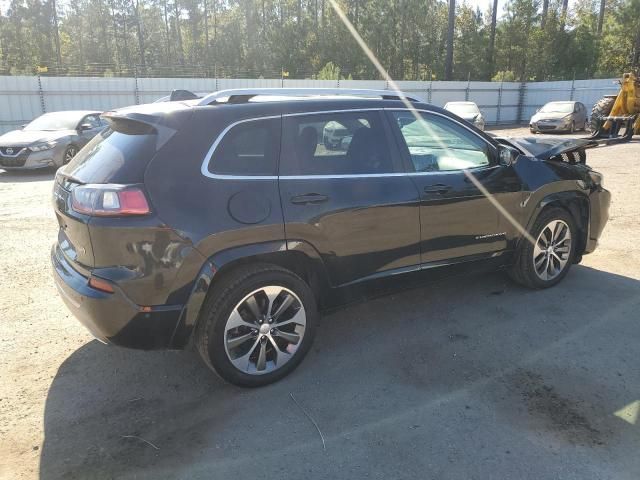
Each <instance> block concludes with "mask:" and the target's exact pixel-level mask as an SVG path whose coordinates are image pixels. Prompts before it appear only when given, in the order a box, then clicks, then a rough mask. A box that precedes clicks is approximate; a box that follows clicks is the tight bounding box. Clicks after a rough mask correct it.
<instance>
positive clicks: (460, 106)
mask: <svg viewBox="0 0 640 480" xmlns="http://www.w3.org/2000/svg"><path fill="white" fill-rule="evenodd" d="M445 109H446V110H449V111H450V112H453V113H455V114H456V115H463V114H469V113H480V110H478V106H477V105H476V104H475V103H447V105H446V106H445Z"/></svg>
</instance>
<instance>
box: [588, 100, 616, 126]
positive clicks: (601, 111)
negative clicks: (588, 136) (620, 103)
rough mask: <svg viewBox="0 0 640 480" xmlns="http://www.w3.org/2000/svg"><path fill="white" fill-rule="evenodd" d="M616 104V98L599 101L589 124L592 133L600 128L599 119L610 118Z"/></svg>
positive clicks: (592, 111) (594, 107)
mask: <svg viewBox="0 0 640 480" xmlns="http://www.w3.org/2000/svg"><path fill="white" fill-rule="evenodd" d="M615 102H616V99H615V97H604V98H601V99H600V100H598V103H596V104H595V105H594V106H593V109H592V110H591V119H590V123H589V129H590V130H591V132H595V131H596V129H597V128H598V119H600V118H602V117H607V116H609V114H610V113H611V110H612V109H613V104H614V103H615Z"/></svg>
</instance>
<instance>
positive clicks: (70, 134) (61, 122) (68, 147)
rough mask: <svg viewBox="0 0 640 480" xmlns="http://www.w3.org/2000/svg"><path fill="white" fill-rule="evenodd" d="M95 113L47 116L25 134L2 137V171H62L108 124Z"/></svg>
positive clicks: (24, 132)
mask: <svg viewBox="0 0 640 480" xmlns="http://www.w3.org/2000/svg"><path fill="white" fill-rule="evenodd" d="M100 113H101V112H97V111H91V110H80V111H66V112H52V113H45V114H44V115H41V116H39V117H38V118H36V119H35V120H33V121H31V122H30V123H28V124H27V125H25V126H23V127H22V129H21V130H13V131H11V132H8V133H5V134H4V135H2V136H0V168H2V169H5V170H18V169H36V168H45V167H61V166H62V165H64V164H66V163H68V162H69V161H70V160H71V159H72V158H73V157H74V155H75V154H76V153H78V151H79V150H80V149H81V148H82V147H83V146H85V145H86V144H87V142H88V141H89V140H91V139H92V138H93V137H94V136H96V135H97V134H98V133H99V132H100V131H101V130H102V129H103V128H104V127H105V126H106V123H105V122H104V121H103V120H102V119H101V118H100Z"/></svg>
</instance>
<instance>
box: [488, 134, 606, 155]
mask: <svg viewBox="0 0 640 480" xmlns="http://www.w3.org/2000/svg"><path fill="white" fill-rule="evenodd" d="M497 140H498V141H500V138H499V137H498V138H497ZM504 140H505V141H506V143H508V144H512V145H514V146H515V147H518V148H519V149H520V150H522V151H524V152H525V153H526V154H528V155H529V156H531V157H535V158H537V159H539V160H551V159H552V158H554V157H557V156H559V155H562V154H563V153H571V152H578V151H580V150H585V149H587V148H592V147H597V146H598V142H597V141H595V140H589V139H586V138H572V139H561V138H536V137H527V138H504Z"/></svg>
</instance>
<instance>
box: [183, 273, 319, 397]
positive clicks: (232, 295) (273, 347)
mask: <svg viewBox="0 0 640 480" xmlns="http://www.w3.org/2000/svg"><path fill="white" fill-rule="evenodd" d="M214 282H215V280H214ZM212 288H213V290H212V291H211V292H210V294H209V296H208V298H207V300H206V302H205V304H204V306H203V309H202V312H201V314H200V319H199V321H198V325H197V327H196V333H195V341H196V346H197V348H198V351H199V353H200V356H201V357H202V359H203V360H204V362H205V363H206V364H207V365H208V366H209V367H210V368H211V369H212V370H214V371H215V372H216V373H217V374H218V375H220V376H221V377H222V378H223V379H224V380H226V381H228V382H230V383H233V384H235V385H239V386H243V387H259V386H263V385H267V384H269V383H273V382H275V381H278V380H280V379H281V378H283V377H284V376H286V375H288V374H289V373H291V372H292V371H293V370H294V369H295V368H296V367H297V366H298V365H299V364H300V362H301V361H302V359H303V358H304V356H305V355H306V354H307V352H308V351H309V348H310V347H311V344H312V342H313V338H314V336H315V330H316V324H317V321H318V312H317V307H316V301H315V297H314V295H313V292H312V291H311V289H310V288H309V286H308V285H307V284H306V283H305V282H304V281H303V280H302V279H301V278H300V277H298V276H297V275H295V274H294V273H293V272H290V271H289V270H285V269H283V268H280V267H278V266H276V265H268V264H261V265H253V266H247V267H242V268H240V269H238V270H236V271H234V272H232V273H230V274H228V275H227V276H225V277H224V278H222V281H221V283H220V284H219V285H215V283H214V286H213V287H212Z"/></svg>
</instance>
